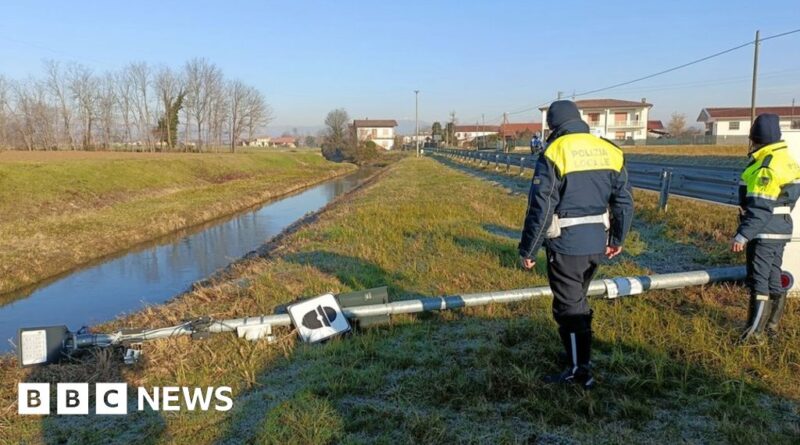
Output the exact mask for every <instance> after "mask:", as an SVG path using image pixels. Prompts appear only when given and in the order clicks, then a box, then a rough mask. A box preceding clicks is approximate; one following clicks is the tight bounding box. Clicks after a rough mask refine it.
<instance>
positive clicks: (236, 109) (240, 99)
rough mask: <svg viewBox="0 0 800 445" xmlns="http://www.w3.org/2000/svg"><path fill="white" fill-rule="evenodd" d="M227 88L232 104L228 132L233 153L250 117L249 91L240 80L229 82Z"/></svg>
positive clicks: (229, 102) (229, 100) (229, 101)
mask: <svg viewBox="0 0 800 445" xmlns="http://www.w3.org/2000/svg"><path fill="white" fill-rule="evenodd" d="M226 90H227V96H228V104H229V105H230V110H229V112H228V116H229V121H230V123H229V130H228V132H229V135H230V147H231V153H233V152H234V151H236V143H237V142H238V141H239V138H240V137H241V135H242V129H243V127H244V123H245V122H246V121H247V119H249V116H248V115H247V112H248V110H247V100H248V98H247V94H248V92H249V91H248V88H247V86H246V85H245V84H244V83H242V82H241V81H239V80H233V81H230V82H228V86H227V88H226Z"/></svg>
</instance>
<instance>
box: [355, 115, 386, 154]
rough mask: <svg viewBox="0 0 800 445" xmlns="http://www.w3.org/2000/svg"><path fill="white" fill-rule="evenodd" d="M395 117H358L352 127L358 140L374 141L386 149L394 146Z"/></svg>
mask: <svg viewBox="0 0 800 445" xmlns="http://www.w3.org/2000/svg"><path fill="white" fill-rule="evenodd" d="M396 127H397V121H396V120H394V119H356V120H354V121H353V125H352V127H351V128H352V129H353V132H354V134H355V136H356V138H357V140H358V141H361V142H363V141H372V142H374V143H375V144H377V145H379V146H381V147H383V148H384V149H385V150H391V149H392V148H394V135H395V132H394V129H395V128H396Z"/></svg>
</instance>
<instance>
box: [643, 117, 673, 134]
mask: <svg viewBox="0 0 800 445" xmlns="http://www.w3.org/2000/svg"><path fill="white" fill-rule="evenodd" d="M647 135H648V136H651V137H654V138H663V137H668V136H669V132H668V131H667V129H666V128H664V124H663V123H662V122H661V121H660V120H649V121H647Z"/></svg>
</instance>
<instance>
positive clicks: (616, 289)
mask: <svg viewBox="0 0 800 445" xmlns="http://www.w3.org/2000/svg"><path fill="white" fill-rule="evenodd" d="M744 278H745V268H744V266H736V267H723V268H715V269H708V270H699V271H692V272H678V273H668V274H656V275H649V276H639V277H621V278H612V279H599V280H594V281H592V282H591V283H590V285H589V290H588V295H590V296H604V297H605V298H609V299H613V298H618V297H622V296H627V295H637V294H640V293H642V292H645V291H649V290H657V289H680V288H683V287H687V286H699V285H704V284H709V283H717V282H723V281H741V280H744ZM552 295H553V293H552V291H551V290H550V287H549V286H539V287H532V288H526V289H514V290H507V291H496V292H478V293H472V294H464V295H449V296H443V297H426V298H419V299H414V300H403V301H395V302H392V303H382V304H372V305H368V306H353V307H349V308H347V307H346V308H342V312H343V313H344V315H345V316H346V317H347V318H349V319H358V318H365V317H374V316H385V315H397V314H412V313H418V312H432V311H444V310H452V309H460V308H465V307H474V306H483V305H488V304H494V303H514V302H518V301H525V300H530V299H533V298H542V297H550V296H552ZM291 325H292V320H291V318H290V317H289V315H288V314H274V315H263V316H258V317H243V318H234V319H230V320H212V319H209V318H200V319H197V320H192V321H188V322H185V323H182V324H180V325H177V326H170V327H165V328H158V329H146V330H127V329H126V330H120V331H117V332H114V333H111V334H90V333H82V332H80V331H79V332H78V333H69V332H66V328H64V329H65V334H64V338H63V340H61V344H62V352H65V353H67V354H69V353H71V352H74V351H76V350H78V349H81V348H88V347H108V346H117V345H121V346H128V345H135V344H139V343H142V342H144V341H148V340H155V339H159V338H169V337H176V336H181V335H192V336H203V335H207V334H208V333H220V332H234V331H235V332H236V333H237V334H238V335H239V336H240V337H244V338H247V339H249V340H255V339H259V338H264V337H267V338H270V336H271V334H272V328H273V327H279V326H291ZM22 331H24V330H20V332H21V333H20V336H21V335H22ZM56 343H58V342H56ZM22 346H23V344H20V347H22ZM20 355H21V356H22V355H23V354H22V352H20ZM21 364H23V365H24V364H25V363H24V361H22V360H21Z"/></svg>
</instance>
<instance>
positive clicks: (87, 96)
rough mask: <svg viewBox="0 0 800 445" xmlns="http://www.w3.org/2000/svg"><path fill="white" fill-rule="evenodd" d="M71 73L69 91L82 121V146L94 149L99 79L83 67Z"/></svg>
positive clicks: (72, 70) (75, 67) (78, 66)
mask: <svg viewBox="0 0 800 445" xmlns="http://www.w3.org/2000/svg"><path fill="white" fill-rule="evenodd" d="M69 71H70V72H69V91H70V93H71V94H72V98H73V99H74V100H75V102H76V105H77V106H78V112H79V115H80V116H81V121H82V127H83V128H82V129H81V130H82V136H83V137H82V140H83V142H82V146H83V149H84V150H88V149H90V148H91V147H92V125H93V124H94V119H95V116H96V113H97V102H98V92H97V79H96V78H95V77H94V75H93V74H92V70H91V69H89V68H87V67H85V66H83V65H75V66H74V67H72V68H71V69H70V70H69Z"/></svg>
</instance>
